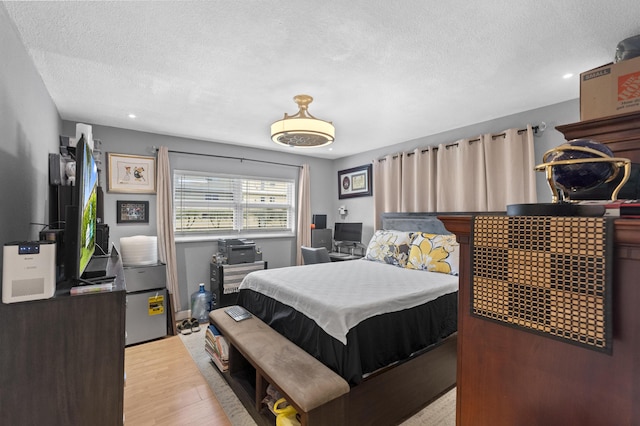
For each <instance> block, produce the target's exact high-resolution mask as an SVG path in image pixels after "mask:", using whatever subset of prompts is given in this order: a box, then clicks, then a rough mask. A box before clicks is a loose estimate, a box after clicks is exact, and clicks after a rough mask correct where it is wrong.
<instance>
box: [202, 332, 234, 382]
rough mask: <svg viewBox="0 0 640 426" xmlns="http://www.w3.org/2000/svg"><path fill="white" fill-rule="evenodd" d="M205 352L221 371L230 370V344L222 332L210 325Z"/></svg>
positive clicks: (206, 334)
mask: <svg viewBox="0 0 640 426" xmlns="http://www.w3.org/2000/svg"><path fill="white" fill-rule="evenodd" d="M204 348H205V351H206V352H207V354H208V355H209V358H211V361H213V363H214V364H215V365H216V367H218V369H219V370H220V371H227V369H228V368H229V344H228V343H227V340H226V339H225V338H224V336H222V334H221V333H220V331H218V329H217V328H216V327H215V326H214V325H213V324H210V325H209V327H207V331H206V332H205V344H204Z"/></svg>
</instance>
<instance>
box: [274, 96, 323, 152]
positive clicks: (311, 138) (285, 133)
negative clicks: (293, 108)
mask: <svg viewBox="0 0 640 426" xmlns="http://www.w3.org/2000/svg"><path fill="white" fill-rule="evenodd" d="M293 99H294V101H295V102H296V103H297V104H298V106H299V107H300V110H299V111H298V113H297V114H295V115H292V116H290V115H288V114H286V113H285V115H284V118H283V119H282V120H278V121H276V122H275V123H273V124H272V125H271V139H272V140H273V141H274V142H275V143H277V144H280V145H284V146H289V147H296V148H318V147H321V146H326V145H329V144H330V143H332V142H333V141H334V139H335V128H334V127H333V124H332V123H331V122H330V121H324V120H320V119H317V118H315V117H314V116H312V115H311V114H309V112H308V111H307V107H308V105H309V104H310V103H311V101H313V98H312V97H311V96H309V95H297V96H295V97H294V98H293Z"/></svg>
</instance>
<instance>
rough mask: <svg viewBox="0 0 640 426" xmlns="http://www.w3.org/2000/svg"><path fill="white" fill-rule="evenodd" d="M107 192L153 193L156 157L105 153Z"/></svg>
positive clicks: (154, 190) (154, 191) (154, 188)
mask: <svg viewBox="0 0 640 426" xmlns="http://www.w3.org/2000/svg"><path fill="white" fill-rule="evenodd" d="M107 184H108V186H107V192H120V193H135V194H155V193H156V158H155V157H145V156H140V155H127V154H115V153H113V152H108V153H107Z"/></svg>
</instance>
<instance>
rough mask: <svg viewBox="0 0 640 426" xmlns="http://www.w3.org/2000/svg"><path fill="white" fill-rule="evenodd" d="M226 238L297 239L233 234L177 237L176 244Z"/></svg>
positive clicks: (274, 235) (269, 235)
mask: <svg viewBox="0 0 640 426" xmlns="http://www.w3.org/2000/svg"><path fill="white" fill-rule="evenodd" d="M225 238H245V239H247V240H268V239H275V238H296V235H295V234H292V233H291V232H282V233H273V234H242V235H238V234H231V235H180V236H176V237H175V241H176V243H196V242H206V241H218V240H222V239H225Z"/></svg>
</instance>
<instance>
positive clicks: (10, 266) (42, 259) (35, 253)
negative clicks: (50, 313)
mask: <svg viewBox="0 0 640 426" xmlns="http://www.w3.org/2000/svg"><path fill="white" fill-rule="evenodd" d="M55 292H56V243H55V241H22V242H12V243H6V244H5V245H4V250H3V259H2V303H15V302H26V301H28V300H39V299H49V298H51V297H53V295H54V294H55Z"/></svg>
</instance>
